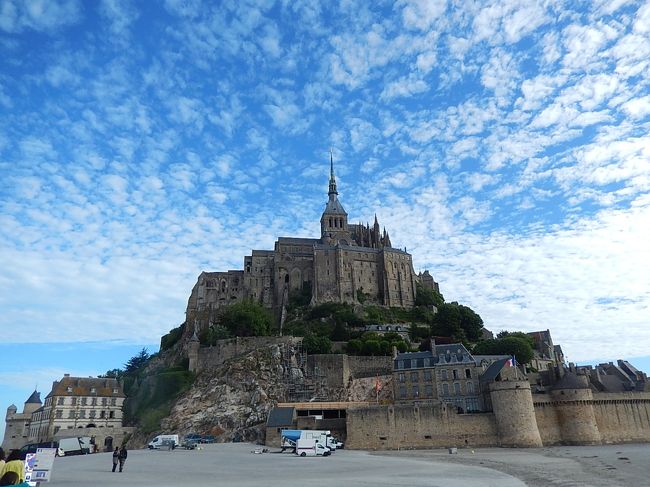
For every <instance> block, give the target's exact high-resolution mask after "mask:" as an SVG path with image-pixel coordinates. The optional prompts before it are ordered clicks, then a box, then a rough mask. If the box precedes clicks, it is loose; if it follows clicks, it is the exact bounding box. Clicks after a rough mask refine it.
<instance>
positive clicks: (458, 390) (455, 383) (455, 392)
mask: <svg viewBox="0 0 650 487" xmlns="http://www.w3.org/2000/svg"><path fill="white" fill-rule="evenodd" d="M454 394H456V395H457V396H460V383H458V382H454Z"/></svg>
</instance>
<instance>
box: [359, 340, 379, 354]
mask: <svg viewBox="0 0 650 487" xmlns="http://www.w3.org/2000/svg"><path fill="white" fill-rule="evenodd" d="M362 351H363V354H364V355H381V346H380V345H379V340H366V341H365V342H363V348H362Z"/></svg>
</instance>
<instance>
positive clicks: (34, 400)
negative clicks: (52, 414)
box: [25, 390, 42, 404]
mask: <svg viewBox="0 0 650 487" xmlns="http://www.w3.org/2000/svg"><path fill="white" fill-rule="evenodd" d="M25 404H42V401H41V393H40V392H36V390H34V392H32V395H31V396H29V398H27V400H26V401H25Z"/></svg>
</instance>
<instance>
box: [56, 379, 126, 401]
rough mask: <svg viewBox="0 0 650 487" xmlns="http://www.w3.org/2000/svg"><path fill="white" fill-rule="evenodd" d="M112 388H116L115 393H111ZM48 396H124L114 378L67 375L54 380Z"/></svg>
mask: <svg viewBox="0 0 650 487" xmlns="http://www.w3.org/2000/svg"><path fill="white" fill-rule="evenodd" d="M93 389H94V390H95V391H94V392H92V390H93ZM114 389H117V393H113V390H114ZM49 396H97V397H126V396H125V394H124V391H123V390H122V386H121V385H120V383H119V382H118V380H117V379H115V378H112V377H69V376H68V377H63V379H61V380H60V381H55V382H54V384H53V385H52V391H51V392H50V393H49V394H48V397H49Z"/></svg>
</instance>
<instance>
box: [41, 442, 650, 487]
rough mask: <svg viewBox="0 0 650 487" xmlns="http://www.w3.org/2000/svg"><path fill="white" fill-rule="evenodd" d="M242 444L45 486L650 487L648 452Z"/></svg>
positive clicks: (82, 461)
mask: <svg viewBox="0 0 650 487" xmlns="http://www.w3.org/2000/svg"><path fill="white" fill-rule="evenodd" d="M254 448H255V446H254V445H250V444H246V443H243V444H242V443H236V444H219V445H205V448H204V449H203V450H200V451H185V450H176V451H173V452H167V451H147V450H138V451H130V452H129V458H128V460H127V463H126V467H125V471H124V472H122V473H112V472H111V471H110V470H111V466H112V465H111V454H110V453H101V454H95V455H87V456H82V457H69V458H65V457H64V458H57V459H56V461H55V464H54V472H53V481H52V482H50V483H49V486H50V487H63V486H65V487H73V486H83V487H88V486H92V487H95V486H96V487H104V486H129V487H131V486H132V487H139V486H143V487H144V486H146V487H167V486H170V487H171V486H174V487H177V486H190V485H206V486H212V485H215V486H217V485H218V486H230V485H233V486H235V485H236V486H242V487H248V486H251V487H252V486H255V487H266V486H269V487H271V486H282V487H298V486H300V487H303V486H305V485H310V484H311V485H324V484H325V483H327V485H354V486H355V487H356V486H361V487H363V486H368V487H369V486H400V487H403V486H413V487H420V486H440V487H442V486H445V487H448V486H450V485H461V486H463V487H475V486H476V487H478V486H481V487H491V486H494V487H521V486H529V487H533V486H534V487H537V486H540V487H541V486H545V487H547V486H563V487H569V486H571V487H577V486H580V487H586V486H594V487H600V486H607V487H619V486H620V487H629V486H634V487H642V486H650V445H616V446H606V447H558V448H539V449H531V450H514V449H513V450H508V449H498V448H494V449H480V450H475V451H474V453H472V451H471V450H459V452H458V454H457V455H450V454H449V453H448V452H447V451H446V450H420V451H402V452H381V453H368V452H363V451H352V450H341V451H338V452H336V453H335V454H334V455H332V456H331V457H327V458H322V457H310V458H299V457H296V456H294V455H291V454H289V453H285V454H275V453H265V454H261V455H256V454H252V453H251V450H253V449H254Z"/></svg>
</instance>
